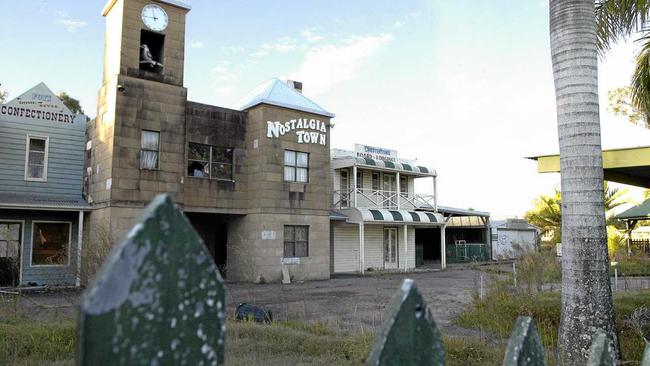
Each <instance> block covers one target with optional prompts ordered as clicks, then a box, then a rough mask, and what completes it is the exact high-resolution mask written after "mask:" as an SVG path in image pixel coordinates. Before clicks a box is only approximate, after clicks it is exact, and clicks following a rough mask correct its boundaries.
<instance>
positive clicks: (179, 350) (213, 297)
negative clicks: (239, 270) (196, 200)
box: [77, 195, 650, 366]
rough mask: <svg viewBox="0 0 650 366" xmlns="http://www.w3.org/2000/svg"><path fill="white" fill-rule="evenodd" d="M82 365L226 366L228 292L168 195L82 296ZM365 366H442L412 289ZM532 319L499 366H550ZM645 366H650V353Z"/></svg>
mask: <svg viewBox="0 0 650 366" xmlns="http://www.w3.org/2000/svg"><path fill="white" fill-rule="evenodd" d="M80 307H81V309H80V313H79V324H78V330H77V335H78V337H77V364H79V365H220V364H223V362H224V343H225V341H226V340H225V327H226V315H225V314H226V313H225V291H224V285H223V281H222V279H221V277H220V275H219V272H218V270H217V268H216V266H215V265H214V262H213V261H212V260H211V258H210V254H209V253H208V251H207V249H206V248H205V246H204V245H203V243H202V242H201V239H200V238H199V236H198V235H197V234H196V232H195V231H194V230H193V229H192V226H191V224H190V223H189V222H188V221H187V219H186V218H185V216H184V215H183V213H182V212H181V211H180V210H179V209H178V208H177V207H176V206H175V205H174V203H173V202H172V200H171V199H170V198H169V197H168V196H166V195H160V196H158V197H156V198H155V199H154V200H153V201H152V202H151V203H150V204H149V206H148V207H147V209H146V210H145V212H144V214H143V216H142V218H141V220H140V221H139V222H138V223H137V224H136V225H135V226H134V227H133V228H132V229H131V231H130V232H129V234H128V235H127V237H126V239H125V240H124V241H123V242H122V243H120V244H119V245H117V247H116V248H115V249H114V250H113V252H112V253H111V255H110V257H109V258H108V259H107V261H106V263H105V264H104V266H103V267H102V270H101V271H100V273H99V274H98V275H97V278H96V280H95V282H94V283H93V285H92V286H90V287H89V288H88V289H87V290H86V291H85V293H84V296H83V298H82V301H81V306H80ZM384 319H385V320H384V322H383V324H382V325H381V327H380V328H379V330H378V331H377V335H376V338H375V342H374V344H373V346H372V349H371V351H370V354H369V355H368V357H367V359H366V364H367V365H444V364H445V350H444V345H443V342H442V336H441V335H440V332H439V331H438V328H437V327H436V323H435V321H434V319H433V316H432V314H431V312H430V311H429V309H428V307H427V304H426V302H425V301H424V299H423V297H422V295H421V293H420V292H419V291H418V289H417V287H416V286H415V283H414V282H413V280H410V279H406V280H404V282H403V283H402V286H401V287H400V288H399V289H398V290H397V293H396V294H395V295H394V296H393V298H392V300H391V302H390V304H389V305H388V307H387V308H386V314H385V317H384ZM592 337H593V342H592V345H591V349H590V358H589V362H588V365H590V366H591V365H613V364H614V359H613V357H612V353H611V350H610V348H609V346H608V342H607V339H606V336H605V335H604V334H602V333H596V334H594V335H592ZM545 364H546V360H545V356H544V349H543V347H542V343H541V340H540V337H539V334H538V333H537V330H536V329H535V325H534V324H533V321H532V319H531V318H529V317H519V318H518V319H517V322H516V324H515V328H514V330H513V332H512V336H511V337H510V339H509V340H508V345H507V348H506V352H505V357H504V360H503V365H508V366H510V365H545ZM642 365H643V366H649V365H650V346H649V347H646V351H645V354H644V361H643V362H642Z"/></svg>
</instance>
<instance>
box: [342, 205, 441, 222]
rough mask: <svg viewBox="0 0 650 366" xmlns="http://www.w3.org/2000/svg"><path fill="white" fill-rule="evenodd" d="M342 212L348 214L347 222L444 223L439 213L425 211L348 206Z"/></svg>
mask: <svg viewBox="0 0 650 366" xmlns="http://www.w3.org/2000/svg"><path fill="white" fill-rule="evenodd" d="M343 213H344V214H346V215H347V216H348V222H365V223H409V224H413V225H418V224H419V225H426V224H429V225H430V224H438V225H443V224H444V223H445V219H444V217H443V216H442V215H441V214H439V213H434V212H425V211H406V210H386V209H375V208H349V209H346V210H343Z"/></svg>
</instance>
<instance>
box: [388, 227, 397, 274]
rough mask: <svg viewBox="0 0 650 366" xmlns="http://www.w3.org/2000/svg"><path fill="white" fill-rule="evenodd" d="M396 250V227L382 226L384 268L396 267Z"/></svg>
mask: <svg viewBox="0 0 650 366" xmlns="http://www.w3.org/2000/svg"><path fill="white" fill-rule="evenodd" d="M398 251H399V245H398V243H397V228H394V227H387V228H384V268H386V269H395V268H397V260H398V259H399V258H398V257H399V253H398Z"/></svg>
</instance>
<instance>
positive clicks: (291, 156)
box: [284, 150, 309, 183]
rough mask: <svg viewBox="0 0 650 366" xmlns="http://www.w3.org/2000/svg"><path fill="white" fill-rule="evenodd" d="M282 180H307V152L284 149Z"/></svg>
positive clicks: (302, 181)
mask: <svg viewBox="0 0 650 366" xmlns="http://www.w3.org/2000/svg"><path fill="white" fill-rule="evenodd" d="M284 180H285V181H286V182H301V183H307V182H309V154H308V153H304V152H299V151H293V150H284Z"/></svg>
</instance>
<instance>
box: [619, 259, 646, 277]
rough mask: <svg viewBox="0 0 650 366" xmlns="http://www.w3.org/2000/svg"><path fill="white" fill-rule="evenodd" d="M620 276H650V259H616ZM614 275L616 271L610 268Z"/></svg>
mask: <svg viewBox="0 0 650 366" xmlns="http://www.w3.org/2000/svg"><path fill="white" fill-rule="evenodd" d="M616 262H617V264H616V268H617V269H618V275H619V276H650V258H644V257H627V256H620V257H619V258H617V259H616ZM610 273H611V274H612V275H614V269H613V268H610Z"/></svg>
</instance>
